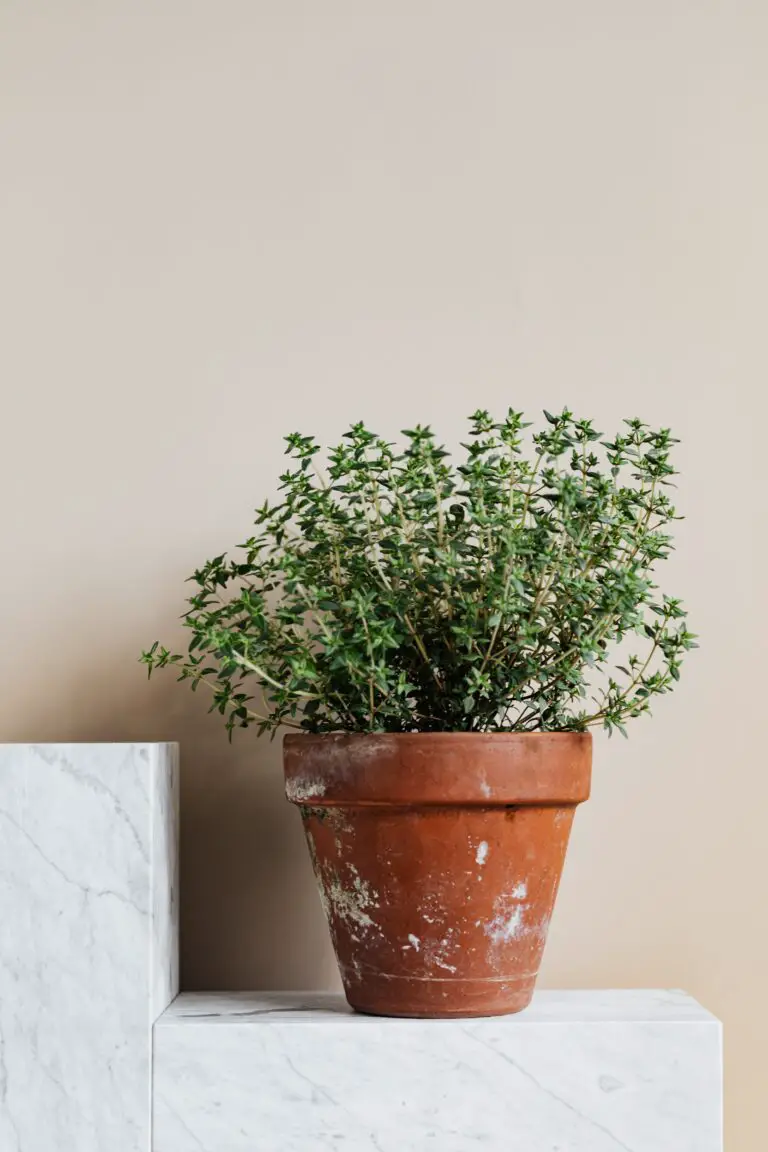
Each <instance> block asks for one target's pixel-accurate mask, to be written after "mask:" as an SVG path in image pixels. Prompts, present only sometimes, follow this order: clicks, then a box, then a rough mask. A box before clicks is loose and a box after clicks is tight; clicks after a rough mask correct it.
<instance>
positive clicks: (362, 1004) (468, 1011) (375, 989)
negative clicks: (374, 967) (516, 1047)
mask: <svg viewBox="0 0 768 1152" xmlns="http://www.w3.org/2000/svg"><path fill="white" fill-rule="evenodd" d="M344 983H345V988H344V994H345V996H346V998H347V1003H348V1004H349V1006H350V1007H351V1008H354V1010H355V1011H356V1012H360V1013H362V1014H363V1015H364V1016H397V1017H402V1018H403V1019H412V1020H455V1019H462V1018H467V1019H470V1018H474V1017H480V1016H510V1015H513V1014H514V1013H515V1012H522V1011H523V1009H524V1008H527V1007H528V1005H529V1004H530V1002H531V998H532V997H533V989H534V985H535V983H536V976H535V975H534V976H530V977H527V978H525V979H523V980H504V981H501V980H487V979H480V980H471V979H470V980H461V979H446V980H441V979H437V980H433V979H429V980H424V979H412V978H410V979H409V978H408V977H402V976H389V975H384V974H378V975H371V974H370V973H366V976H365V980H364V982H363V983H362V984H358V983H357V982H351V981H347V980H345V982H344Z"/></svg>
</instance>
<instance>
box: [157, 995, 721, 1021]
mask: <svg viewBox="0 0 768 1152" xmlns="http://www.w3.org/2000/svg"><path fill="white" fill-rule="evenodd" d="M484 1019H488V1020H493V1021H494V1022H495V1023H496V1024H499V1023H504V1024H509V1025H510V1026H512V1027H517V1026H522V1025H526V1024H592V1023H608V1022H611V1021H615V1022H617V1023H654V1024H663V1023H690V1022H697V1023H706V1022H711V1023H719V1021H717V1018H716V1017H715V1016H713V1015H712V1013H711V1012H708V1011H707V1010H706V1009H705V1008H702V1006H701V1005H700V1004H699V1003H698V1002H697V1001H696V1000H694V999H693V997H691V996H689V995H688V994H687V993H685V992H681V991H678V990H659V989H649V990H643V989H626V990H624V989H611V990H608V991H605V990H600V991H550V990H546V989H542V990H541V991H539V992H537V993H536V995H535V996H534V998H533V1003H532V1004H531V1006H530V1007H529V1008H527V1009H526V1010H525V1011H524V1012H518V1013H516V1014H514V1015H511V1016H495V1017H480V1018H475V1019H474V1020H472V1021H471V1023H472V1024H474V1025H479V1024H482V1022H483V1020H484ZM374 1022H375V1023H377V1024H379V1025H381V1024H385V1025H390V1026H392V1027H403V1026H408V1025H411V1026H414V1025H417V1026H419V1027H425V1026H431V1027H446V1026H450V1025H451V1024H455V1023H457V1021H456V1020H429V1021H428V1020H400V1019H393V1018H391V1017H384V1016H363V1015H361V1014H359V1013H357V1012H353V1011H352V1009H351V1008H350V1007H349V1005H348V1004H347V1002H346V1000H345V999H344V997H343V996H342V995H340V994H337V993H335V992H184V993H182V994H181V995H180V996H178V997H177V998H176V999H175V1000H174V1001H173V1003H172V1004H171V1005H170V1006H169V1007H168V1008H167V1009H166V1011H165V1012H164V1013H163V1015H162V1016H161V1017H160V1018H159V1020H158V1021H157V1022H156V1024H155V1028H164V1027H167V1026H173V1025H180V1024H195V1023H206V1024H248V1023H252V1024H302V1025H306V1024H325V1025H331V1024H333V1025H338V1024H343V1025H353V1026H355V1027H360V1026H365V1025H366V1024H371V1023H374ZM467 1022H468V1021H465V1020H463V1019H461V1018H459V1019H458V1023H464V1024H466V1023H467Z"/></svg>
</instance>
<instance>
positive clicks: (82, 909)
mask: <svg viewBox="0 0 768 1152" xmlns="http://www.w3.org/2000/svg"><path fill="white" fill-rule="evenodd" d="M177 832H178V764H177V750H176V747H175V746H174V745H169V744H71V745H65V744H60V745H59V744H41V745H21V744H16V745H2V746H0V925H1V926H2V927H1V928H0V1149H2V1152H148V1149H149V1148H150V1142H151V1136H150V1123H151V1118H150V1111H151V1109H150V1099H151V1065H150V1060H151V1027H152V1021H153V1020H154V1018H155V1017H156V1016H157V1015H158V1014H159V1013H160V1012H161V1011H162V1010H163V1008H165V1007H166V1005H167V1004H168V1003H169V1001H170V1000H171V999H172V998H173V996H174V995H175V994H176V992H177V991H178V899H177V894H178V874H177V858H178V854H177Z"/></svg>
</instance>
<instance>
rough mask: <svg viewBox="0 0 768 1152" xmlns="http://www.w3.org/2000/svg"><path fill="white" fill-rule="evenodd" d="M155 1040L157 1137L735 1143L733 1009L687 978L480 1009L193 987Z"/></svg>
mask: <svg viewBox="0 0 768 1152" xmlns="http://www.w3.org/2000/svg"><path fill="white" fill-rule="evenodd" d="M154 1043H155V1071H154V1083H155V1091H154V1152H323V1150H325V1152H422V1150H423V1152H470V1150H471V1149H475V1148H477V1149H478V1150H480V1149H482V1150H483V1152H486V1150H488V1152H490V1150H493V1152H502V1150H503V1152H721V1150H722V1136H721V1127H722V1122H721V1091H722V1084H721V1076H722V1073H721V1028H720V1023H719V1021H717V1020H716V1019H715V1018H714V1017H713V1016H711V1015H710V1014H709V1013H708V1012H706V1011H705V1010H704V1009H703V1008H701V1007H700V1006H699V1005H698V1004H697V1003H696V1002H695V1001H694V1000H692V999H691V998H690V997H688V996H686V995H685V994H684V993H681V992H665V991H648V992H637V991H631V992H619V991H617V992H539V993H538V994H537V995H536V997H535V998H534V1002H533V1005H532V1006H531V1007H530V1008H529V1009H528V1010H527V1011H526V1012H524V1013H522V1014H520V1015H518V1016H511V1017H502V1018H496V1019H484V1020H466V1021H453V1020H450V1021H449V1020H445V1021H415V1020H391V1019H377V1018H374V1017H365V1016H358V1015H355V1014H353V1013H352V1012H350V1010H349V1009H348V1008H347V1006H346V1004H345V1002H344V1001H343V999H341V998H340V997H337V996H334V995H330V994H322V993H319V994H318V993H308V994H306V995H304V994H299V993H295V994H284V993H261V994H260V993H251V994H245V993H243V994H234V993H224V994H219V995H213V994H205V993H196V994H185V995H182V996H180V997H179V998H178V999H177V1000H176V1001H175V1002H174V1003H173V1004H172V1005H171V1006H170V1008H169V1009H168V1010H167V1011H166V1012H165V1013H164V1014H163V1015H162V1016H161V1017H160V1019H159V1020H158V1021H157V1023H156V1024H155V1041H154Z"/></svg>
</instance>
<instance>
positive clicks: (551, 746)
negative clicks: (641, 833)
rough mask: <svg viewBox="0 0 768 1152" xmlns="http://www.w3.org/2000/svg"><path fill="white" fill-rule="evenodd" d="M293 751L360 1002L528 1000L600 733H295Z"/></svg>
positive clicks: (460, 1007)
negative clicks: (595, 735)
mask: <svg viewBox="0 0 768 1152" xmlns="http://www.w3.org/2000/svg"><path fill="white" fill-rule="evenodd" d="M284 760H285V776H286V793H287V795H288V798H289V800H291V801H293V803H294V804H298V805H299V806H300V808H301V812H302V817H303V820H304V829H305V832H306V836H307V843H308V844H309V850H310V853H311V855H312V862H313V865H314V869H315V874H316V876H317V880H318V884H319V887H320V893H321V896H322V899H323V904H324V906H325V911H326V913H327V916H328V923H329V925H330V929H331V936H332V938H333V944H334V948H335V949H336V956H337V958H338V961H339V967H340V969H341V975H342V979H343V981H344V989H345V992H346V995H347V999H348V1000H349V1003H350V1004H351V1005H352V1007H353V1008H356V1009H358V1010H359V1011H361V1012H371V1013H375V1014H377V1015H386V1016H418V1017H433V1016H492V1015H498V1014H501V1013H505V1012H518V1011H520V1009H522V1008H525V1006H526V1005H527V1004H528V1003H529V1001H530V999H531V996H532V994H533V988H534V984H535V982H536V976H537V973H538V970H539V964H540V961H541V955H542V952H543V949H544V944H545V941H546V936H547V928H548V926H549V920H550V916H551V914H552V908H553V905H554V902H555V896H556V893H557V888H558V884H559V882H560V874H561V871H562V867H563V860H564V858H565V851H566V848H567V845H568V835H569V833H570V829H571V822H572V820H573V814H574V811H575V808H576V805H577V804H579V803H580V802H581V801H582V800H586V799H587V797H588V795H589V782H590V771H591V760H592V739H591V736H590V735H589V734H587V733H577V732H553V733H511V734H507V733H503V734H494V735H481V734H473V733H413V734H407V735H406V734H404V735H397V734H395V735H375V734H372V735H364V734H363V735H358V734H341V735H328V736H310V735H306V736H304V735H296V736H287V737H286V738H285V745H284Z"/></svg>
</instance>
